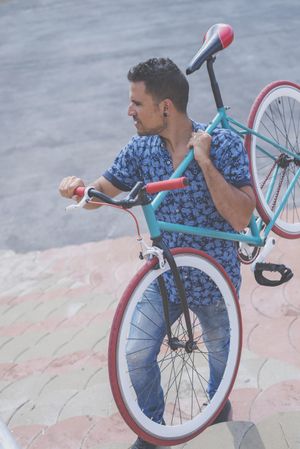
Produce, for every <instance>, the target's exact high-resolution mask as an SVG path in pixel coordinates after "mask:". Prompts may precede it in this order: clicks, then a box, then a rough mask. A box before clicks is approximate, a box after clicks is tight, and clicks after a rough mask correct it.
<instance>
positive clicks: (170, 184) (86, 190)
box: [74, 177, 189, 209]
mask: <svg viewBox="0 0 300 449" xmlns="http://www.w3.org/2000/svg"><path fill="white" fill-rule="evenodd" d="M188 185H189V182H188V179H187V178H186V177H181V178H176V179H167V180H165V181H157V182H150V183H148V184H146V185H144V184H143V183H142V182H138V183H137V184H136V185H135V186H134V187H133V189H132V190H131V191H130V192H129V194H128V195H127V196H126V197H125V198H123V199H121V200H114V199H113V198H111V197H110V196H108V195H106V194H105V193H103V192H99V191H98V190H96V189H95V188H94V187H93V186H89V187H77V188H76V189H75V190H74V195H77V196H80V197H82V198H83V199H85V202H89V200H90V199H91V198H97V199H99V200H101V201H102V202H104V203H107V204H112V205H114V206H121V207H124V208H126V209H129V208H130V207H133V206H138V205H145V204H148V203H149V202H150V199H149V197H148V196H147V195H146V194H147V193H148V194H154V193H158V192H162V191H163V190H177V189H183V188H185V187H187V186H188Z"/></svg>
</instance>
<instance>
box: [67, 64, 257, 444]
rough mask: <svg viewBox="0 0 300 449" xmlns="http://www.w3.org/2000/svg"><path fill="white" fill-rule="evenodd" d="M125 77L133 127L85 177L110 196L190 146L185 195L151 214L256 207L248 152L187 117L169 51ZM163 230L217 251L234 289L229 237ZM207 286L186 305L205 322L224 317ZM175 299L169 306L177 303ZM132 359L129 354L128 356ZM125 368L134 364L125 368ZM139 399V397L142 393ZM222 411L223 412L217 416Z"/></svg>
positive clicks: (193, 217)
mask: <svg viewBox="0 0 300 449" xmlns="http://www.w3.org/2000/svg"><path fill="white" fill-rule="evenodd" d="M128 80H129V81H130V104H129V107H128V115H129V116H130V117H132V119H133V122H134V125H135V127H136V130H137V135H136V136H134V137H133V138H132V139H131V141H130V142H129V143H128V144H127V145H126V146H125V147H124V148H123V149H122V150H121V151H120V153H119V154H118V156H117V157H116V159H115V161H114V163H113V164H112V166H111V167H110V168H109V169H108V170H106V171H105V173H104V174H103V176H100V178H98V179H97V180H96V181H94V182H93V183H92V185H93V186H95V188H96V189H97V190H100V191H102V192H104V193H105V194H107V195H109V196H116V195H118V194H119V193H121V192H122V191H129V190H130V189H131V188H132V187H133V186H134V185H135V183H136V182H137V181H143V182H144V183H147V182H151V181H158V180H162V179H168V178H169V177H170V176H171V175H172V173H173V171H174V170H175V169H176V168H177V167H178V165H179V164H180V162H181V161H182V160H183V158H184V157H185V155H186V153H187V152H188V151H189V149H190V148H191V147H193V148H194V154H195V160H194V161H193V162H192V163H191V164H190V166H189V167H188V168H187V170H186V172H185V173H184V175H185V176H186V177H187V178H188V179H189V181H190V187H189V188H188V189H185V193H184V196H182V195H169V196H168V197H167V198H168V199H167V200H166V201H165V203H163V204H162V205H161V206H160V208H159V209H158V211H157V216H158V218H159V219H160V220H165V221H171V222H172V221H173V222H179V223H183V224H189V225H192V226H202V227H209V228H215V229H218V230H222V231H233V230H235V231H241V230H243V229H244V228H245V227H246V226H247V225H248V223H249V219H250V216H251V213H252V211H253V209H254V207H255V197H254V193H253V190H252V187H251V182H250V175H249V170H248V160H247V156H246V153H245V150H244V147H243V145H242V143H241V140H240V138H239V137H238V136H237V135H235V134H234V133H232V132H230V131H229V130H224V129H220V128H218V129H216V130H215V131H214V133H213V135H212V138H211V137H210V136H209V135H208V134H207V133H205V127H204V125H202V124H199V123H196V122H194V121H192V120H191V119H190V118H189V117H188V115H187V103H188V92H189V86H188V82H187V80H186V78H185V76H184V75H183V73H182V72H181V71H180V70H179V68H178V67H177V66H176V65H175V64H174V63H173V62H172V61H171V60H170V59H165V58H159V59H157V58H154V59H149V60H148V61H146V62H143V63H140V64H138V65H137V66H135V67H133V68H132V69H131V70H130V71H129V72H128ZM84 185H85V184H84V182H83V180H81V179H80V178H77V177H75V176H70V177H67V178H65V179H63V180H62V182H61V184H60V187H59V190H60V193H61V195H62V196H64V197H67V198H72V197H73V194H74V190H75V188H76V187H78V186H84ZM94 207H97V206H95V205H87V208H94ZM163 238H164V240H165V242H166V244H167V245H168V246H169V247H171V248H172V247H182V246H186V247H189V246H192V247H194V248H196V249H202V250H204V251H205V252H207V253H208V254H210V255H211V256H213V257H214V258H216V260H217V261H218V262H219V263H221V265H223V267H224V268H225V270H226V271H227V273H228V275H229V276H230V278H231V280H232V282H233V284H234V285H235V287H236V289H237V290H238V289H239V287H240V268H239V262H238V258H237V253H236V246H235V244H234V242H230V241H225V240H217V239H210V238H200V237H197V236H191V235H182V234H176V233H165V234H164V235H163ZM154 293H155V292H154ZM152 294H153V292H152ZM214 294H215V292H214V291H212V292H211V294H209V295H205V297H204V295H202V297H200V296H199V297H197V298H194V299H193V307H194V309H195V310H196V311H195V313H196V314H197V315H198V316H199V319H201V324H202V320H203V322H205V321H209V320H212V319H214V320H218V319H219V320H220V321H219V322H220V323H224V316H222V313H223V314H224V311H223V312H222V311H220V310H219V309H218V307H217V306H218V299H217V296H216V295H215V296H214ZM155 295H156V296H158V295H159V292H158V291H156V293H155ZM170 301H172V298H171V299H170ZM174 303H176V300H174ZM172 307H173V306H172ZM174 307H175V308H176V304H175V306H174ZM137 313H139V312H138V311H137ZM226 319H227V318H226ZM219 327H220V332H221V333H222V339H223V342H224V341H228V340H229V337H228V329H227V328H226V326H223V325H220V326H219ZM225 346H226V344H225V345H224V344H223V346H222V350H223V353H224V354H223V356H224V359H225V362H226V357H227V352H226V350H224V348H225ZM131 362H132V361H131V360H129V359H128V364H130V363H131ZM210 369H211V373H210V381H209V391H208V394H209V396H210V397H212V396H213V395H214V393H215V391H216V389H217V387H218V385H219V383H220V380H221V378H222V375H223V371H221V370H220V368H219V367H218V366H216V363H215V362H214V361H213V360H212V361H211V362H210ZM132 372H137V370H134V369H132ZM147 376H149V373H147V372H145V373H144V375H141V373H139V378H136V379H132V382H133V385H134V388H135V390H136V393H137V396H138V398H139V391H142V388H143V386H140V385H139V384H140V383H143V384H144V385H145V383H146V384H147V382H148V378H147ZM136 377H137V376H136ZM157 391H159V385H158V389H157ZM153 398H154V402H157V403H158V402H160V403H159V404H158V407H157V410H158V411H159V410H162V411H161V412H157V416H156V417H155V420H157V422H163V416H162V414H163V404H162V403H161V401H162V400H160V399H159V398H158V397H157V395H153ZM139 402H141V403H142V402H143V398H142V397H140V398H139ZM141 407H143V410H144V413H145V414H147V404H141ZM225 409H226V411H225V415H226V414H227V415H229V413H230V403H229V402H228V403H227V404H226V407H225ZM226 418H227V417H226V416H222V417H220V420H226ZM132 448H133V449H150V448H155V446H154V445H152V444H150V443H147V442H146V441H143V440H142V439H140V438H138V439H137V441H136V442H135V443H134V445H133V446H132Z"/></svg>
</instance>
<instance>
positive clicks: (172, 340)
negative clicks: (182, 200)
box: [153, 238, 197, 353]
mask: <svg viewBox="0 0 300 449" xmlns="http://www.w3.org/2000/svg"><path fill="white" fill-rule="evenodd" d="M153 244H154V245H155V247H157V248H160V249H161V250H162V252H163V256H164V258H165V260H166V261H167V262H168V264H169V267H170V270H171V273H172V275H173V278H174V281H175V286H176V289H177V292H178V295H179V298H180V302H181V307H182V312H183V315H184V319H185V323H186V329H187V335H188V341H181V340H179V338H178V337H173V336H172V331H171V325H172V324H171V322H170V314H169V300H168V292H167V288H166V284H165V281H164V279H163V276H162V275H161V276H159V277H158V285H159V289H160V293H161V297H162V301H163V309H164V317H165V322H166V330H167V336H168V343H169V346H170V348H171V349H172V350H174V351H175V350H177V349H179V348H183V349H185V351H186V352H188V353H191V352H193V350H195V349H196V348H197V344H196V342H195V341H194V337H193V331H192V323H191V317H190V313H189V308H188V302H187V298H186V294H185V288H184V285H183V282H182V280H181V277H180V273H179V270H178V267H177V265H176V262H175V259H174V257H173V255H172V253H171V251H170V250H169V248H168V247H167V246H166V245H165V244H164V242H163V241H162V239H161V238H158V239H155V241H154V240H153Z"/></svg>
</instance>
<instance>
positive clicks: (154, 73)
mask: <svg viewBox="0 0 300 449" xmlns="http://www.w3.org/2000/svg"><path fill="white" fill-rule="evenodd" d="M127 78H128V80H129V81H131V82H138V81H144V83H145V87H146V92H147V93H149V94H151V95H152V96H153V97H154V98H155V100H157V101H158V102H160V101H162V100H165V99H166V98H169V99H170V100H172V102H173V104H174V106H175V108H176V109H177V110H178V111H180V112H184V113H185V112H186V108H187V103H188V97H189V83H188V81H187V79H186V77H185V76H184V74H183V73H182V72H181V70H180V69H179V68H178V67H177V65H176V64H174V62H173V61H171V59H169V58H152V59H148V61H145V62H141V63H140V64H138V65H136V66H134V67H132V68H131V69H130V70H129V72H128V74H127Z"/></svg>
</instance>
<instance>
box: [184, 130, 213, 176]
mask: <svg viewBox="0 0 300 449" xmlns="http://www.w3.org/2000/svg"><path fill="white" fill-rule="evenodd" d="M210 146H211V136H210V135H209V134H208V133H206V132H204V131H197V132H196V133H193V134H192V137H191V138H190V140H189V143H188V147H189V148H191V147H193V148H194V155H195V160H196V161H197V162H198V164H199V165H200V167H201V168H203V167H204V165H205V164H206V163H207V162H210Z"/></svg>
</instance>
